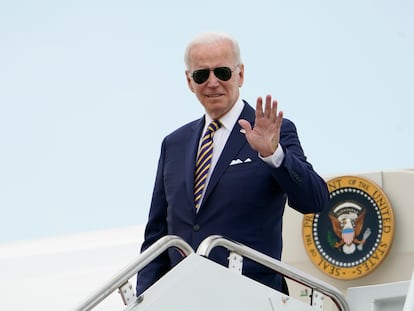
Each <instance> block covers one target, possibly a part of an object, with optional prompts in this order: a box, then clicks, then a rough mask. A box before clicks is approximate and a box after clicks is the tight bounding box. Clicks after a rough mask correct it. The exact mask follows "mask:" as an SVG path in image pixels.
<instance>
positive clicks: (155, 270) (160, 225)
mask: <svg viewBox="0 0 414 311" xmlns="http://www.w3.org/2000/svg"><path fill="white" fill-rule="evenodd" d="M164 150H165V140H164V141H163V143H162V147H161V155H160V158H159V161H158V168H157V174H156V178H155V185H154V191H153V195H152V201H151V207H150V212H149V216H148V222H147V225H146V228H145V237H144V242H143V244H142V246H141V252H143V251H145V250H146V249H147V248H148V247H149V246H151V245H152V244H153V243H154V242H156V241H157V240H158V239H160V238H162V237H164V236H165V235H167V233H168V229H167V201H166V198H165V192H164V181H163V167H164V156H165V152H164ZM169 268H170V261H169V257H168V254H167V252H164V253H163V254H162V255H161V256H159V257H158V258H156V259H154V260H153V261H152V262H151V263H150V264H148V265H147V266H146V267H145V268H143V269H142V270H141V271H140V272H138V276H137V286H136V291H137V296H138V295H140V294H141V293H142V292H144V291H145V290H146V289H147V288H148V287H150V286H151V285H152V284H153V283H155V282H156V281H157V280H158V279H159V278H161V277H162V276H163V275H164V274H165V273H166V272H167V271H168V270H169Z"/></svg>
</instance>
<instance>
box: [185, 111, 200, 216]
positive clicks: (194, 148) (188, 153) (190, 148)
mask: <svg viewBox="0 0 414 311" xmlns="http://www.w3.org/2000/svg"><path fill="white" fill-rule="evenodd" d="M204 122H205V118H204V117H202V118H200V119H199V120H197V121H196V122H195V123H194V125H193V126H192V128H191V130H192V131H191V133H189V135H188V139H187V141H186V143H185V155H184V156H185V171H184V174H185V176H186V177H185V180H186V188H187V196H188V198H189V200H190V202H194V171H195V162H196V157H197V152H198V143H199V141H200V136H201V131H202V130H203V127H204ZM193 205H194V204H193ZM193 208H194V206H193ZM194 210H195V208H194Z"/></svg>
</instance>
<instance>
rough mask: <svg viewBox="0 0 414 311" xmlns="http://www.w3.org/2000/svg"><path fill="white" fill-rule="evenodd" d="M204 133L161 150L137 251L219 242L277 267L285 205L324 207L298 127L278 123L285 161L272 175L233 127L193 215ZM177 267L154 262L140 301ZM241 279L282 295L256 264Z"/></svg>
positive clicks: (175, 258) (248, 110) (217, 252)
mask: <svg viewBox="0 0 414 311" xmlns="http://www.w3.org/2000/svg"><path fill="white" fill-rule="evenodd" d="M239 118H240V119H245V120H248V121H249V122H250V123H251V124H252V125H253V124H254V120H255V111H254V109H253V108H252V107H251V106H249V105H248V104H247V103H245V105H244V109H243V111H242V113H241V115H240V117H239ZM203 126H204V117H203V118H201V119H199V120H196V121H193V122H191V123H188V124H186V125H184V126H183V127H181V128H179V129H177V130H176V131H174V132H173V133H171V134H170V135H168V136H167V137H166V138H165V139H164V141H163V143H162V148H161V155H160V158H159V163H158V170H157V174H156V180H155V186H154V192H153V197H152V202H151V208H150V213H149V219H148V223H147V226H146V229H145V241H144V243H143V245H142V250H145V249H146V248H147V247H149V246H150V245H151V244H152V243H153V242H155V241H156V240H158V239H159V238H161V237H163V236H165V235H167V234H173V235H177V236H180V237H182V238H183V239H184V240H185V241H187V242H188V243H189V244H190V245H191V246H192V247H193V249H194V250H196V249H197V247H198V245H199V244H200V242H201V241H202V240H203V239H204V238H206V237H208V236H210V235H213V234H218V235H222V236H224V237H227V238H229V239H232V240H234V241H237V242H240V243H242V244H245V245H247V246H250V247H252V248H254V249H256V250H258V251H260V252H263V253H265V254H267V255H269V256H272V257H273V258H276V259H280V258H281V252H282V216H283V212H284V208H285V203H286V200H287V199H288V203H289V206H291V207H292V208H294V209H296V210H298V211H299V212H302V213H314V212H319V211H321V210H322V209H323V208H324V207H325V206H326V204H327V202H328V197H329V193H328V190H327V187H326V183H325V182H324V180H323V179H322V178H321V177H320V176H319V175H318V174H317V173H316V172H315V171H314V170H313V168H312V166H311V164H310V163H309V162H307V160H306V157H305V155H304V153H303V150H302V147H301V145H300V142H299V139H298V136H297V132H296V127H295V125H294V124H293V123H292V122H291V121H289V120H287V119H284V120H283V123H282V129H281V137H280V145H281V146H282V148H283V150H284V153H285V159H284V161H283V163H282V165H281V166H280V167H279V168H272V167H271V166H269V165H268V164H266V163H265V162H263V161H262V160H261V159H260V158H259V157H258V153H257V152H256V151H255V150H253V149H252V148H251V147H250V145H249V143H248V142H247V140H246V137H245V134H243V133H241V132H240V130H241V127H240V125H239V124H238V123H237V122H236V124H235V126H234V128H233V131H232V132H231V134H230V136H229V139H228V141H227V143H226V145H225V147H224V149H223V151H222V154H221V156H220V158H219V160H218V162H217V164H216V167H215V169H214V171H213V173H212V176H211V179H210V182H209V184H208V187H207V189H206V193H205V196H204V199H203V202H202V205H201V207H200V210H199V212H198V213H196V210H195V208H194V194H193V185H194V167H195V159H196V154H197V148H198V143H199V139H200V136H201V131H202V129H203ZM248 158H250V159H251V162H246V163H242V164H237V165H230V163H231V162H232V160H234V159H241V160H242V161H244V160H246V159H248ZM298 234H300V232H298ZM227 257H228V252H227V251H225V250H224V249H223V248H221V247H217V248H215V249H213V251H212V252H211V256H210V258H212V259H213V260H215V261H216V262H218V263H220V264H223V265H226V266H227V264H228V262H227ZM181 259H182V257H181V255H179V254H178V252H177V251H176V250H175V249H171V250H169V251H168V252H166V253H165V254H164V255H163V256H160V257H159V258H157V259H156V260H154V261H153V262H152V263H151V264H150V265H148V266H147V267H146V268H144V269H143V270H142V271H141V272H139V273H138V280H137V294H140V293H142V292H143V291H144V290H145V289H146V288H148V287H149V286H150V285H152V284H153V283H154V282H155V281H156V280H157V279H158V278H160V277H161V276H162V275H163V274H164V273H166V272H167V271H168V270H169V269H170V268H171V267H173V266H174V265H175V264H177V263H178V262H179V261H180V260H181ZM243 273H244V274H246V275H247V276H250V277H252V278H254V279H256V280H258V281H260V282H262V283H264V284H267V285H269V286H271V287H273V288H276V289H279V290H280V288H281V284H280V277H278V276H277V275H275V274H274V273H272V272H270V271H269V270H268V269H267V268H264V267H263V266H260V265H258V264H257V263H253V262H251V261H249V260H245V261H244V264H243Z"/></svg>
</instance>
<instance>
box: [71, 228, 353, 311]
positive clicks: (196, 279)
mask: <svg viewBox="0 0 414 311" xmlns="http://www.w3.org/2000/svg"><path fill="white" fill-rule="evenodd" d="M218 246H219V247H225V248H227V249H228V250H229V267H228V268H226V267H223V266H221V265H219V264H217V263H215V262H213V261H211V260H209V259H208V256H209V254H210V251H211V250H212V249H213V248H215V247H218ZM170 247H174V248H176V249H177V250H178V251H179V252H180V253H181V255H182V256H183V257H185V258H184V259H183V260H182V261H181V262H180V263H179V264H178V265H176V266H175V267H174V268H173V269H171V271H170V272H168V273H167V274H166V275H164V276H163V277H162V278H161V279H160V280H159V281H158V282H156V283H155V284H154V285H153V286H151V287H150V288H149V289H147V290H146V291H145V292H144V293H143V294H142V295H141V296H139V297H136V296H135V289H134V286H132V284H131V283H130V282H129V279H131V278H132V277H133V276H135V275H136V273H137V272H138V271H140V270H141V269H142V268H143V267H145V266H146V265H147V264H148V263H150V262H151V261H152V260H153V259H155V258H156V257H157V256H159V255H160V254H162V253H163V252H164V251H165V250H167V249H168V248H170ZM243 257H247V258H249V259H251V260H254V261H256V262H258V263H260V264H262V265H264V266H266V267H269V268H271V269H273V270H275V271H277V272H279V273H280V274H282V275H284V276H285V277H286V278H288V279H290V280H293V281H296V282H298V283H300V284H302V285H304V286H306V287H308V288H310V289H311V299H310V304H308V303H305V302H303V301H301V300H298V299H296V298H294V297H290V296H287V295H285V294H283V293H280V292H278V291H276V290H274V289H271V288H269V287H267V286H264V285H262V284H260V283H258V282H256V281H254V280H251V279H249V278H247V277H245V276H243V275H242V274H241V271H242V265H243ZM117 289H118V290H119V293H120V294H121V298H122V300H123V302H124V304H125V305H126V308H125V309H124V311H141V310H151V311H158V310H163V311H165V310H180V311H181V310H184V311H186V310H200V311H203V310H209V311H211V310H238V311H244V310H246V311H247V310H249V311H251V310H257V311H275V310H286V311H291V310H292V311H293V310H309V311H312V310H322V309H323V303H324V297H328V298H330V299H331V301H332V302H333V303H334V305H335V306H336V307H337V309H338V310H340V311H350V309H349V306H348V303H347V301H346V299H345V298H344V297H343V295H342V293H341V292H340V291H339V290H337V289H336V288H335V287H333V286H331V285H329V284H327V283H324V282H322V281H319V280H318V279H316V278H314V277H312V276H310V275H307V274H305V273H303V272H301V271H299V270H298V269H296V268H294V267H291V266H289V265H286V264H284V263H282V262H280V261H278V260H275V259H273V258H271V257H269V256H266V255H264V254H262V253H259V252H257V251H255V250H253V249H251V248H249V247H246V246H244V245H242V244H239V243H236V242H233V241H230V240H227V239H224V238H223V237H221V236H210V237H208V238H206V239H205V240H204V241H203V242H202V243H201V244H200V246H199V248H198V249H197V252H194V250H193V249H192V248H191V247H190V246H189V245H188V244H187V243H186V242H185V241H184V240H182V239H181V238H179V237H177V236H166V237H163V238H161V239H160V240H158V241H157V242H156V243H154V244H153V245H152V246H151V247H149V248H148V249H147V250H146V251H144V252H143V253H142V254H141V255H140V256H139V257H138V258H137V259H136V260H135V261H133V262H131V263H130V264H129V265H128V266H126V267H125V268H124V269H123V270H122V271H120V272H119V273H118V274H117V275H115V276H114V277H113V278H112V279H111V280H109V281H108V282H107V283H106V284H105V285H104V286H102V288H100V289H99V290H97V291H96V292H95V293H93V294H92V295H91V296H89V298H87V299H86V300H85V301H84V302H83V303H81V304H80V305H79V306H78V307H76V308H75V309H74V310H73V311H86V310H92V309H93V308H94V307H96V306H97V305H98V304H100V303H101V302H102V301H103V300H104V299H105V298H107V297H108V296H109V295H110V294H112V293H113V292H114V291H116V290H117Z"/></svg>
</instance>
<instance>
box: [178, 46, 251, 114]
mask: <svg viewBox="0 0 414 311" xmlns="http://www.w3.org/2000/svg"><path fill="white" fill-rule="evenodd" d="M189 56H190V68H189V69H188V70H187V71H186V77H187V83H188V87H189V88H190V90H191V91H192V92H193V93H194V94H195V95H196V96H197V98H198V100H199V101H200V102H201V104H202V105H203V106H204V108H205V110H206V112H207V113H208V114H209V115H210V116H211V117H212V118H213V119H219V118H220V117H221V116H223V115H225V114H226V113H227V112H228V111H229V110H230V109H231V108H232V107H233V105H234V104H235V103H236V101H237V99H238V98H239V88H240V87H241V86H242V85H243V79H244V66H243V64H237V63H236V60H235V57H234V54H233V49H232V45H231V43H230V42H229V41H227V40H221V41H219V42H215V43H209V44H198V45H195V46H193V47H192V48H191V51H190V55H189ZM237 65H238V66H237ZM218 67H229V68H230V69H231V70H232V71H233V72H232V74H231V78H230V79H229V80H228V81H222V80H220V79H219V78H217V77H216V76H215V74H214V72H213V69H214V68H218ZM199 69H210V70H211V71H210V75H209V77H208V79H207V80H206V81H205V82H203V83H201V84H198V83H196V82H195V81H194V80H193V78H192V74H193V72H194V71H195V70H199Z"/></svg>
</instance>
